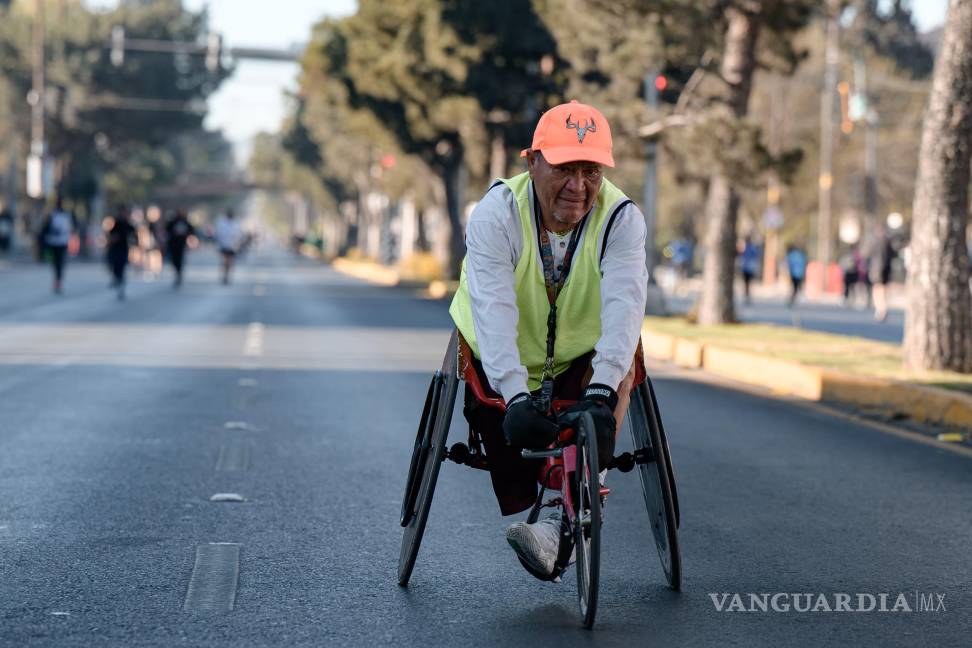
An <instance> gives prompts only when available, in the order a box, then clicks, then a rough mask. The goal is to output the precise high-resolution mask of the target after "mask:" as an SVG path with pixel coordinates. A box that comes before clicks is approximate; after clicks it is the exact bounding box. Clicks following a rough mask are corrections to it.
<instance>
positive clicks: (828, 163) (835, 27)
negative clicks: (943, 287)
mask: <svg viewBox="0 0 972 648" xmlns="http://www.w3.org/2000/svg"><path fill="white" fill-rule="evenodd" d="M839 13H840V0H827V47H826V54H825V63H824V65H825V67H824V80H823V88H822V89H821V93H820V178H819V187H820V192H819V205H818V208H817V261H818V262H819V263H820V267H821V288H822V289H825V288H826V285H827V267H828V266H829V265H830V259H831V257H832V250H831V238H832V236H831V230H832V213H831V211H832V208H833V193H832V189H833V184H834V176H833V157H834V93H835V91H836V85H837V64H838V62H839V57H840V40H839V38H840V25H839V23H838V17H839V16H838V14H839Z"/></svg>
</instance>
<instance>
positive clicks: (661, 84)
mask: <svg viewBox="0 0 972 648" xmlns="http://www.w3.org/2000/svg"><path fill="white" fill-rule="evenodd" d="M694 71H695V70H694V68H690V67H682V66H678V65H674V64H671V63H669V64H667V65H665V68H664V69H663V70H662V71H661V72H659V73H658V74H657V75H656V76H655V80H654V84H655V90H656V92H657V93H658V101H660V102H661V103H667V104H675V103H678V98H679V96H680V95H681V94H682V90H683V89H685V84H686V83H687V82H688V80H689V77H691V76H692V72H694Z"/></svg>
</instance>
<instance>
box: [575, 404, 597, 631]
mask: <svg viewBox="0 0 972 648" xmlns="http://www.w3.org/2000/svg"><path fill="white" fill-rule="evenodd" d="M578 423H579V424H578V426H577V429H576V430H575V433H576V435H577V437H576V438H577V466H576V471H575V472H574V481H575V482H576V488H575V489H574V491H573V492H574V493H576V494H577V496H576V497H575V498H574V508H575V515H576V516H577V517H576V518H575V520H574V538H573V540H574V550H575V551H576V552H577V553H576V563H575V564H576V568H577V604H578V607H579V608H580V613H581V617H582V623H583V625H584V627H585V628H587V629H590V628H591V627H593V626H594V618H595V616H596V615H597V594H598V587H599V583H600V572H601V480H600V478H599V475H598V472H599V471H598V465H597V434H596V433H595V431H594V421H593V420H592V419H591V415H590V414H589V413H587V412H585V413H584V414H583V415H582V416H581V417H580V419H579V421H578ZM585 501H586V502H588V503H589V515H590V519H589V523H588V525H587V527H588V528H587V533H586V534H585V531H584V525H582V524H580V513H581V511H582V509H583V508H584V502H585ZM585 540H587V541H588V542H589V545H587V550H586V551H585V544H584V542H585Z"/></svg>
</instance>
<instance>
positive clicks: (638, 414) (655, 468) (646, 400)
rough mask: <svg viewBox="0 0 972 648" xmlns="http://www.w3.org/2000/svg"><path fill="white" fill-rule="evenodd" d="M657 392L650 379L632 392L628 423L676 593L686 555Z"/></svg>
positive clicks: (661, 553)
mask: <svg viewBox="0 0 972 648" xmlns="http://www.w3.org/2000/svg"><path fill="white" fill-rule="evenodd" d="M657 411H658V410H657V406H656V405H655V403H654V398H653V391H652V390H651V388H650V383H649V382H648V380H647V379H646V380H645V382H644V383H642V384H640V385H638V387H637V388H636V389H635V390H633V391H632V393H631V405H630V406H629V408H628V424H629V428H630V430H631V440H632V441H633V442H634V448H635V453H636V455H641V456H642V458H643V459H647V461H644V462H643V463H642V462H639V463H638V474H639V475H640V477H641V490H642V493H643V494H644V496H645V507H646V508H647V509H648V517H649V522H650V524H651V532H652V536H653V537H654V539H655V548H656V549H657V550H658V557H659V559H660V560H661V565H662V571H663V572H664V573H665V580H666V581H667V582H668V585H669V587H671V588H672V589H673V590H676V591H677V590H679V589H681V587H682V556H681V552H680V551H679V546H678V519H677V517H676V511H677V509H676V503H675V495H674V492H675V491H674V488H673V485H672V481H671V480H672V476H673V475H674V471H673V470H672V468H671V459H670V458H669V453H668V447H667V442H666V441H665V438H664V436H663V432H662V429H661V424H660V419H659V418H657V415H656V412H657Z"/></svg>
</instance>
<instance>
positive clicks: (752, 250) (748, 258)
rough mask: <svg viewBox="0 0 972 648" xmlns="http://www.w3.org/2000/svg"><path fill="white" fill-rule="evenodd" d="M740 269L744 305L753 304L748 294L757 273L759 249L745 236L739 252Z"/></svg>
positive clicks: (750, 238)
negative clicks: (744, 298)
mask: <svg viewBox="0 0 972 648" xmlns="http://www.w3.org/2000/svg"><path fill="white" fill-rule="evenodd" d="M740 269H741V270H742V276H743V294H744V295H745V297H746V303H747V304H751V303H752V302H753V300H752V297H751V296H750V294H749V286H750V284H751V283H752V282H753V277H755V276H756V273H758V272H759V247H758V246H757V245H756V244H755V243H753V239H752V237H750V236H747V237H746V238H745V240H744V241H743V247H742V252H740Z"/></svg>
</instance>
